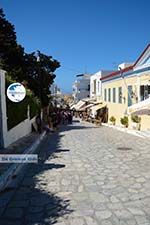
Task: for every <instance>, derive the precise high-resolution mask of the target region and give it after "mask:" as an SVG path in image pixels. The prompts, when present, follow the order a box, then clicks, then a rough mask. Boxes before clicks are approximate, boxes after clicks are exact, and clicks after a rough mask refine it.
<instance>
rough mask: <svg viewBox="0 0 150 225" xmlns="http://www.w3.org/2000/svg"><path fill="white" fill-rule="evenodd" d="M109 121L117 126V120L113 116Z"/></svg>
mask: <svg viewBox="0 0 150 225" xmlns="http://www.w3.org/2000/svg"><path fill="white" fill-rule="evenodd" d="M109 120H110V122H112V123H113V124H114V125H115V123H116V118H115V117H114V116H111V117H110V119H109Z"/></svg>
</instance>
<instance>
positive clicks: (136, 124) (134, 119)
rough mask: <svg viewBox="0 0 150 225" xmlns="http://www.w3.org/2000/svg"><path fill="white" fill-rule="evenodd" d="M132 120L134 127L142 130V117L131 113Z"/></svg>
mask: <svg viewBox="0 0 150 225" xmlns="http://www.w3.org/2000/svg"><path fill="white" fill-rule="evenodd" d="M131 120H132V128H133V129H136V130H140V127H141V117H139V116H138V115H136V114H133V115H131Z"/></svg>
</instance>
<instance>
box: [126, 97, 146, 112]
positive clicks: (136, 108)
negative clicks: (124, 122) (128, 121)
mask: <svg viewBox="0 0 150 225" xmlns="http://www.w3.org/2000/svg"><path fill="white" fill-rule="evenodd" d="M133 113H135V114H137V115H150V98H148V99H146V100H144V101H141V102H138V103H136V104H134V105H132V106H130V107H128V114H133Z"/></svg>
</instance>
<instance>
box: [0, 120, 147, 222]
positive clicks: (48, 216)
mask: <svg viewBox="0 0 150 225" xmlns="http://www.w3.org/2000/svg"><path fill="white" fill-rule="evenodd" d="M149 141H150V139H142V138H139V137H135V136H132V135H129V134H126V133H123V132H120V131H117V130H114V129H112V128H108V127H95V126H94V125H92V124H89V123H85V122H82V123H77V122H75V123H74V124H73V125H70V126H67V127H62V129H61V131H60V132H59V133H55V134H53V135H50V136H48V137H47V138H46V139H45V142H44V143H43V144H42V145H41V146H40V147H39V150H40V154H39V158H40V160H39V164H38V165H35V164H34V165H32V166H30V168H28V170H27V171H26V175H25V177H24V179H23V181H22V183H21V185H20V186H19V188H18V189H17V191H16V193H15V194H14V197H13V199H12V201H11V202H10V203H9V205H8V206H7V208H6V210H5V211H4V213H3V215H2V216H1V218H0V225H6V224H7V225H31V224H32V225H40V224H41V225H44V224H56V225H118V224H119V225H150V143H149Z"/></svg>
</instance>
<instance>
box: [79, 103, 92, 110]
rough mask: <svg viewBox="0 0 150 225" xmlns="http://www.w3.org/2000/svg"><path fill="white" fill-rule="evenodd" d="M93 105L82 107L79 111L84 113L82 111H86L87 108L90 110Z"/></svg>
mask: <svg viewBox="0 0 150 225" xmlns="http://www.w3.org/2000/svg"><path fill="white" fill-rule="evenodd" d="M93 105H94V104H88V105H85V106H83V107H81V108H80V111H84V110H86V109H89V108H91V107H92V106H93Z"/></svg>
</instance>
